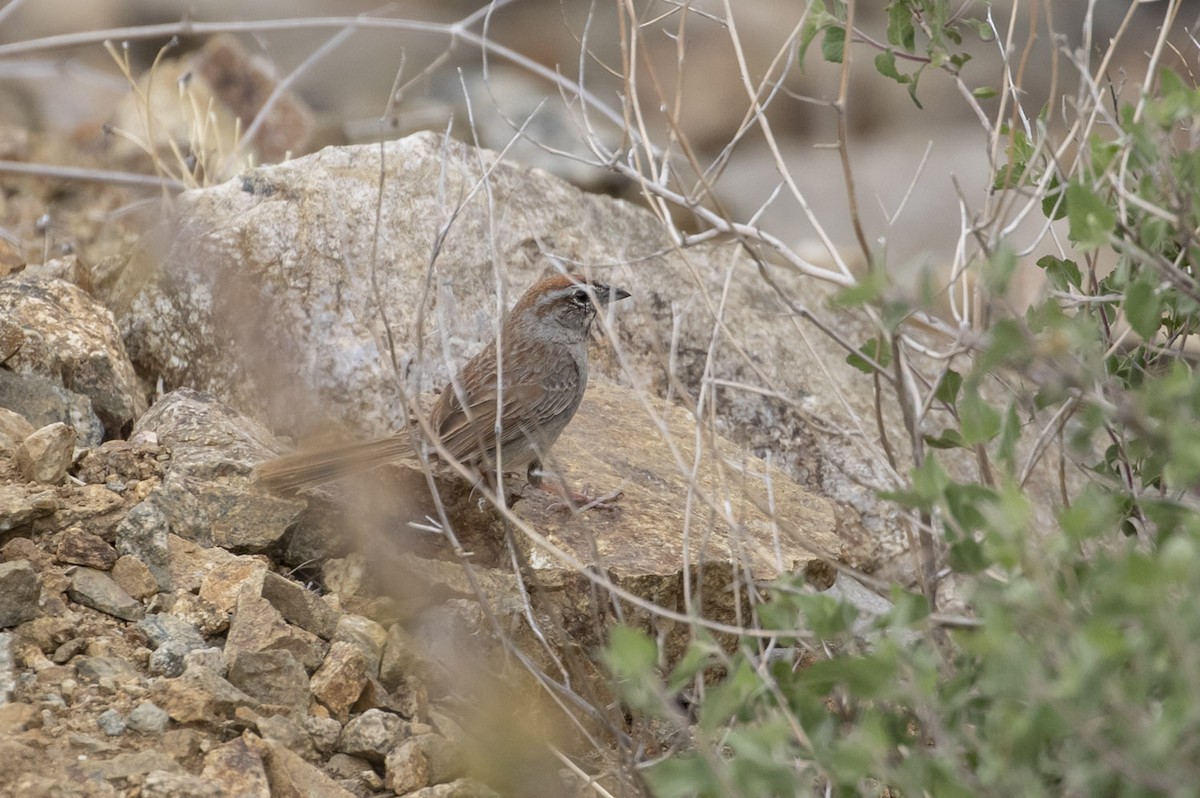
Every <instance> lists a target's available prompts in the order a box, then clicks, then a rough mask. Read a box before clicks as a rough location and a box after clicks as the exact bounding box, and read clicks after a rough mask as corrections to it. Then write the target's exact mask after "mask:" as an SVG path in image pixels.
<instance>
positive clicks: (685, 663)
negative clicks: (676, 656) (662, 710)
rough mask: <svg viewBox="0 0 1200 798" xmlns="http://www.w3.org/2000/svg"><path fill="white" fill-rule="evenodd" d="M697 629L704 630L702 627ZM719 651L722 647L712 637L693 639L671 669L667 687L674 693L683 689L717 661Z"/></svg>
mask: <svg viewBox="0 0 1200 798" xmlns="http://www.w3.org/2000/svg"><path fill="white" fill-rule="evenodd" d="M697 631H698V632H703V630H702V629H700V630H697ZM719 651H720V647H719V646H717V644H716V643H714V642H713V641H712V640H711V638H708V637H705V638H703V639H697V640H693V641H692V642H691V643H690V644H688V647H687V651H685V652H684V654H683V658H682V659H680V660H679V662H678V663H677V664H676V665H675V667H674V668H673V669H672V670H671V676H670V678H669V679H668V680H667V689H668V690H669V691H671V692H672V693H675V692H678V691H679V690H681V689H683V687H685V686H686V685H687V684H688V683H689V682H691V681H692V679H694V678H695V676H696V674H698V673H700V672H701V671H702V670H704V669H705V668H707V667H708V666H709V665H712V664H713V663H714V662H715V657H716V654H717V653H718V652H719Z"/></svg>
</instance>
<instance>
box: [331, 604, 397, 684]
mask: <svg viewBox="0 0 1200 798" xmlns="http://www.w3.org/2000/svg"><path fill="white" fill-rule="evenodd" d="M339 641H344V642H347V643H352V644H354V645H355V646H357V647H358V649H359V651H361V652H362V653H363V658H364V660H365V662H366V666H367V673H368V674H369V675H370V676H372V677H375V678H378V677H379V665H380V662H381V661H382V660H383V647H384V645H385V644H386V642H387V630H386V629H384V628H383V626H381V625H380V624H377V623H375V621H372V620H371V619H370V618H364V617H362V616H361V615H343V616H342V617H340V618H338V619H337V626H336V627H334V631H333V637H332V638H331V639H330V642H332V643H337V642H339Z"/></svg>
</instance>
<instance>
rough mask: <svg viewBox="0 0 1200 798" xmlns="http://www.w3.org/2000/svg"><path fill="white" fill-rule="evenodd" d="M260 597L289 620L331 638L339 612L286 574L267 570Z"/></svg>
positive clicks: (325, 638) (326, 638)
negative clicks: (281, 574) (282, 574)
mask: <svg viewBox="0 0 1200 798" xmlns="http://www.w3.org/2000/svg"><path fill="white" fill-rule="evenodd" d="M262 597H263V598H265V599H266V600H267V601H269V602H271V604H272V606H274V607H275V609H277V610H279V614H280V615H282V616H283V618H284V620H286V621H288V622H289V623H294V624H296V625H297V626H299V627H300V628H301V629H307V630H308V631H310V632H312V633H313V634H315V635H316V636H317V637H320V638H322V639H324V640H328V639H329V638H331V637H333V632H334V629H336V628H337V623H338V617H339V616H340V613H339V612H338V611H337V610H335V609H333V608H332V607H330V606H329V605H328V604H326V603H325V602H324V601H322V600H321V597H320V596H318V595H317V594H316V593H314V592H312V591H311V590H308V589H307V588H305V587H304V586H303V585H301V584H299V583H297V582H293V581H292V580H291V579H288V578H287V577H286V576H280V575H279V574H277V573H274V572H268V573H267V574H266V576H265V577H264V579H263V586H262Z"/></svg>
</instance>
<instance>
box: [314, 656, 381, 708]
mask: <svg viewBox="0 0 1200 798" xmlns="http://www.w3.org/2000/svg"><path fill="white" fill-rule="evenodd" d="M366 683H367V664H366V657H364V656H363V653H362V651H360V650H359V648H358V646H356V645H354V644H353V643H347V642H344V641H339V642H337V643H334V644H333V645H331V646H330V647H329V654H328V655H326V657H325V661H324V662H322V663H321V667H320V668H318V669H317V672H316V673H314V674H313V676H312V680H311V681H310V683H309V689H311V690H312V694H313V695H314V696H316V698H317V700H318V701H320V702H321V703H322V704H324V705H325V706H326V707H328V708H329V711H330V712H331V713H333V715H334V717H337V718H343V719H344V718H346V717H347V715H348V714H349V711H350V707H351V706H353V705H354V702H355V701H357V700H358V697H359V695H361V694H362V691H363V687H364V686H365V685H366Z"/></svg>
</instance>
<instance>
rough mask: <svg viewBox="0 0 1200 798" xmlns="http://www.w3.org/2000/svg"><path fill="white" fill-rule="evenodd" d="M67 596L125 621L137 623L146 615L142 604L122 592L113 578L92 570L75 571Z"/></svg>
mask: <svg viewBox="0 0 1200 798" xmlns="http://www.w3.org/2000/svg"><path fill="white" fill-rule="evenodd" d="M67 595H68V596H70V598H71V600H72V601H75V602H78V603H79V604H82V605H84V606H85V607H91V608H92V609H94V610H99V611H100V612H103V613H105V614H107V615H111V616H113V617H114V618H120V619H121V620H123V621H136V620H138V619H139V618H141V617H142V615H143V614H144V613H145V609H144V608H143V607H142V603H141V602H140V601H137V600H136V599H134V598H133V597H132V596H130V595H129V594H128V593H126V592H125V591H124V590H122V589H121V587H120V585H118V584H117V583H116V582H114V581H113V580H112V577H110V576H109V575H108V574H106V573H104V572H103V571H96V570H94V569H92V568H77V569H76V570H75V573H74V574H73V575H72V576H71V586H70V587H69V588H67Z"/></svg>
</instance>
